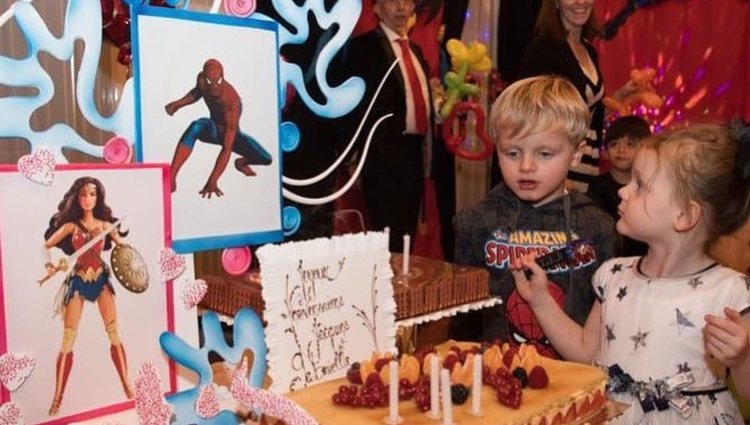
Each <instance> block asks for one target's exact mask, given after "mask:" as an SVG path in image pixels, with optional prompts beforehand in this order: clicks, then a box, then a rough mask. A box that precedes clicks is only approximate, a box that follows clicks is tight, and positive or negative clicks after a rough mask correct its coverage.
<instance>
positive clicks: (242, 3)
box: [224, 0, 256, 18]
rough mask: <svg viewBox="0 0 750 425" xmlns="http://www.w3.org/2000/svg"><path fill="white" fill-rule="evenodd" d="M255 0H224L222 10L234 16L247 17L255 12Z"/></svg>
mask: <svg viewBox="0 0 750 425" xmlns="http://www.w3.org/2000/svg"><path fill="white" fill-rule="evenodd" d="M255 6H256V5H255V0H224V10H225V11H226V12H227V13H228V14H230V15H234V16H239V17H241V18H247V17H248V16H250V15H252V14H253V13H254V12H255Z"/></svg>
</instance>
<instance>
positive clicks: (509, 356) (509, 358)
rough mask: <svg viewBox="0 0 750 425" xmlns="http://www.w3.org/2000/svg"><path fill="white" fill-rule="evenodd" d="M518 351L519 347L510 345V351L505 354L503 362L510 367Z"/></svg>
mask: <svg viewBox="0 0 750 425" xmlns="http://www.w3.org/2000/svg"><path fill="white" fill-rule="evenodd" d="M517 353H518V347H510V348H509V349H508V351H506V352H505V353H504V354H503V364H504V365H505V367H507V368H508V369H510V365H511V364H513V356H515V355H516V354H517Z"/></svg>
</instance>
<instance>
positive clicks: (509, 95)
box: [490, 75, 591, 146]
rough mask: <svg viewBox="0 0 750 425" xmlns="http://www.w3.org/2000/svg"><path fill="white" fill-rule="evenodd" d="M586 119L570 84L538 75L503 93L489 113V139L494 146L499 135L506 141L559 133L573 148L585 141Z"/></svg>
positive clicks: (583, 106)
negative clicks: (539, 133)
mask: <svg viewBox="0 0 750 425" xmlns="http://www.w3.org/2000/svg"><path fill="white" fill-rule="evenodd" d="M590 119H591V114H590V113H589V108H588V106H587V105H586V103H585V102H584V101H583V98H581V95H580V94H579V93H578V90H576V88H575V86H574V85H573V84H572V83H571V82H570V81H568V80H566V79H564V78H562V77H556V76H551V75H542V76H538V77H531V78H526V79H523V80H519V81H516V82H515V83H513V84H511V85H510V86H508V87H507V88H506V89H505V90H503V92H502V93H501V94H500V96H498V98H497V99H496V100H495V103H494V104H493V105H492V111H491V112H490V137H492V140H493V141H495V144H497V142H498V137H499V136H500V133H501V132H503V131H505V132H506V134H507V136H508V137H524V136H526V135H529V134H532V133H537V132H540V131H548V130H550V131H560V132H562V133H563V134H565V136H566V137H567V138H568V140H569V141H570V143H572V144H573V145H574V146H575V145H578V143H580V142H581V140H583V139H584V138H585V137H586V133H587V132H588V130H589V120H590Z"/></svg>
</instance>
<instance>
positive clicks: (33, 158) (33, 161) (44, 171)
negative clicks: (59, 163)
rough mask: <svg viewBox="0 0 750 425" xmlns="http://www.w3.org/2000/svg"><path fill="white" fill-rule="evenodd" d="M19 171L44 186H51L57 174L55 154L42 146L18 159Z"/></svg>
mask: <svg viewBox="0 0 750 425" xmlns="http://www.w3.org/2000/svg"><path fill="white" fill-rule="evenodd" d="M17 165H18V171H19V172H20V173H21V175H23V176H24V177H26V178H27V179H29V180H31V181H33V182H34V183H38V184H41V185H43V186H51V185H52V180H53V179H54V176H55V174H54V173H55V154H53V153H52V151H51V150H49V149H45V148H41V149H37V150H35V151H34V152H33V153H32V154H30V155H24V156H22V157H21V158H19V159H18V164H17Z"/></svg>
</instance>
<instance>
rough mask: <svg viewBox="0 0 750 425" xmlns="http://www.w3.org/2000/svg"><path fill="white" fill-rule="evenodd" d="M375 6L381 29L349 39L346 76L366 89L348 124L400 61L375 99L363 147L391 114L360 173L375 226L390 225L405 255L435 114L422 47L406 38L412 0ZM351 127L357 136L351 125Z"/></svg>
mask: <svg viewBox="0 0 750 425" xmlns="http://www.w3.org/2000/svg"><path fill="white" fill-rule="evenodd" d="M374 2H375V3H374V6H373V8H374V10H375V13H376V14H377V16H378V18H379V20H380V22H379V25H378V26H377V27H375V29H374V30H372V31H370V32H367V33H365V34H362V35H360V36H358V37H355V38H353V39H352V40H350V42H349V44H348V45H347V46H346V47H345V48H344V49H343V51H342V55H343V57H342V59H343V61H344V63H345V64H346V71H347V73H350V75H355V76H359V77H361V78H362V79H364V81H365V84H366V86H367V88H366V91H365V95H364V97H363V99H362V102H361V103H360V105H359V106H358V107H357V109H356V110H355V111H354V112H352V113H351V114H350V115H349V120H350V122H355V121H356V124H359V120H360V119H361V118H362V117H363V116H364V113H365V111H366V109H367V107H368V105H369V103H370V101H371V99H372V98H373V96H374V95H375V91H376V90H377V87H378V85H379V84H380V82H381V80H382V79H383V76H384V75H385V74H386V72H387V70H388V68H389V67H390V66H391V64H392V63H393V62H394V61H395V60H397V59H398V65H397V66H396V67H395V68H394V69H393V71H392V72H391V73H390V74H389V76H388V78H387V79H386V80H385V83H384V84H383V88H382V90H381V92H380V94H379V95H378V97H377V99H376V100H375V103H374V105H373V108H372V111H371V112H370V114H369V116H368V119H367V122H366V123H365V125H364V127H363V131H362V135H361V136H360V139H363V140H360V145H359V146H364V139H365V138H366V136H367V133H368V130H369V129H370V128H371V127H372V126H373V124H374V123H375V121H377V119H378V118H380V117H381V116H383V115H386V114H389V113H393V116H392V117H391V118H388V119H387V120H385V121H383V122H382V123H381V124H380V126H379V127H378V129H377V131H376V132H375V133H374V135H373V140H372V143H371V145H370V150H369V152H368V154H367V159H366V162H365V167H364V171H363V173H362V192H363V195H364V198H365V203H366V204H367V209H368V214H369V217H370V221H371V224H372V227H373V228H374V229H377V230H380V229H382V228H384V227H389V228H390V250H391V251H392V252H403V249H405V248H404V247H403V235H404V234H410V235H414V233H415V232H416V228H417V222H418V217H419V212H420V207H421V205H422V188H423V184H424V164H423V161H424V159H423V151H424V150H423V144H424V141H425V135H426V134H427V132H428V128H429V126H430V122H431V114H432V108H431V106H430V105H431V102H430V94H429V88H428V84H427V80H428V75H429V74H428V72H427V65H426V64H425V61H424V60H423V58H422V55H421V52H420V50H419V48H418V47H417V46H416V45H415V44H414V43H411V42H409V40H408V35H407V30H408V22H409V18H410V17H411V16H412V14H413V13H414V8H415V4H414V0H374ZM347 128H348V130H347V131H351V132H350V133H349V134H350V135H351V134H354V132H353V130H352V126H347ZM354 128H356V126H354ZM412 240H413V238H412Z"/></svg>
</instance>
